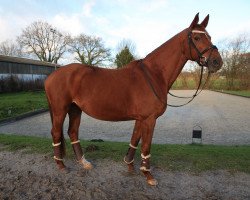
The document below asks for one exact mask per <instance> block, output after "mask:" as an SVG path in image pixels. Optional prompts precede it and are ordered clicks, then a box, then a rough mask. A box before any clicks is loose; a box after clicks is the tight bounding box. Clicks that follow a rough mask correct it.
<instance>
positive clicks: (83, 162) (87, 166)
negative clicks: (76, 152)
mask: <svg viewBox="0 0 250 200" xmlns="http://www.w3.org/2000/svg"><path fill="white" fill-rule="evenodd" d="M77 162H78V163H80V165H82V166H83V169H87V170H90V169H93V165H92V164H91V163H90V162H89V161H87V160H86V159H85V158H84V156H83V157H82V159H81V160H79V161H77Z"/></svg>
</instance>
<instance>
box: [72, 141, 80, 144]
mask: <svg viewBox="0 0 250 200" xmlns="http://www.w3.org/2000/svg"><path fill="white" fill-rule="evenodd" d="M77 143H80V140H77V141H75V142H71V144H77Z"/></svg>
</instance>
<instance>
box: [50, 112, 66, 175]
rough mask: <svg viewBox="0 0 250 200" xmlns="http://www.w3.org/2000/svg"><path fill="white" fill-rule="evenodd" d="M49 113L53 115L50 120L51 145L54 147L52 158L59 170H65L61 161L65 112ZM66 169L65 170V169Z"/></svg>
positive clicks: (63, 145)
mask: <svg viewBox="0 0 250 200" xmlns="http://www.w3.org/2000/svg"><path fill="white" fill-rule="evenodd" d="M51 114H52V116H53V120H52V129H51V135H52V139H53V144H52V145H53V147H54V159H55V161H56V163H57V166H58V168H59V169H60V170H65V169H66V167H65V165H64V163H63V157H64V156H65V142H64V137H63V122H64V119H65V116H66V112H63V111H62V112H60V114H58V115H55V113H52V111H51ZM66 171H67V170H66Z"/></svg>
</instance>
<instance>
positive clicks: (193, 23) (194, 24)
mask: <svg viewBox="0 0 250 200" xmlns="http://www.w3.org/2000/svg"><path fill="white" fill-rule="evenodd" d="M198 22H199V13H197V14H196V15H195V17H194V19H193V21H192V23H191V24H190V26H189V28H191V29H193V28H194V27H195V26H196V25H197V24H198Z"/></svg>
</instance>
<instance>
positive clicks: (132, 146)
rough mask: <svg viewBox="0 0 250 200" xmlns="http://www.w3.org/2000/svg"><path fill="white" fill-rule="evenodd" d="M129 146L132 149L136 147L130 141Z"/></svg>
mask: <svg viewBox="0 0 250 200" xmlns="http://www.w3.org/2000/svg"><path fill="white" fill-rule="evenodd" d="M129 146H130V147H131V148H133V149H138V147H135V146H134V145H132V144H131V143H130V144H129Z"/></svg>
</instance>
